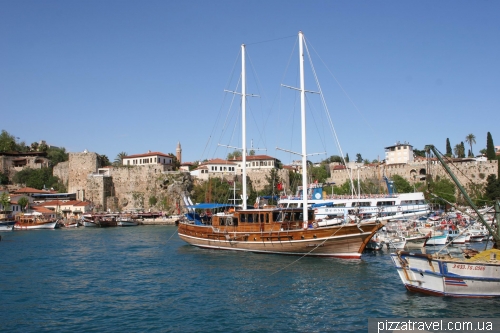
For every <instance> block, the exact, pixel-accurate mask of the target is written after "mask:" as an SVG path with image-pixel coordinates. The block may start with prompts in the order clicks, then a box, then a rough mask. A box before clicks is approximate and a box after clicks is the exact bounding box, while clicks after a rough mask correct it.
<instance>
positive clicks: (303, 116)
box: [299, 31, 308, 229]
mask: <svg viewBox="0 0 500 333" xmlns="http://www.w3.org/2000/svg"><path fill="white" fill-rule="evenodd" d="M303 44H304V35H303V34H302V31H299V62H300V119H301V123H302V124H301V134H302V198H303V201H302V218H303V223H302V227H303V228H304V229H307V222H308V215H307V151H306V90H305V84H304V45H303Z"/></svg>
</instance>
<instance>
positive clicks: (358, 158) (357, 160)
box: [356, 153, 363, 163]
mask: <svg viewBox="0 0 500 333" xmlns="http://www.w3.org/2000/svg"><path fill="white" fill-rule="evenodd" d="M356 163H363V157H361V154H360V153H357V154H356Z"/></svg>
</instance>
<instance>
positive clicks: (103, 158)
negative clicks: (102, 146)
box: [97, 154, 111, 168]
mask: <svg viewBox="0 0 500 333" xmlns="http://www.w3.org/2000/svg"><path fill="white" fill-rule="evenodd" d="M97 161H98V162H99V165H100V166H101V168H102V167H105V166H109V165H111V162H110V161H109V158H108V157H107V156H106V155H99V154H98V155H97Z"/></svg>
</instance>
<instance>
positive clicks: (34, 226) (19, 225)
mask: <svg viewBox="0 0 500 333" xmlns="http://www.w3.org/2000/svg"><path fill="white" fill-rule="evenodd" d="M56 225H57V221H53V222H45V223H19V222H18V223H16V224H15V225H14V229H16V230H33V229H55V228H56Z"/></svg>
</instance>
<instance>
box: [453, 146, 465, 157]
mask: <svg viewBox="0 0 500 333" xmlns="http://www.w3.org/2000/svg"><path fill="white" fill-rule="evenodd" d="M453 152H454V153H455V157H458V158H460V157H462V156H463V155H464V154H465V152H464V147H463V146H462V145H461V144H460V143H459V144H456V145H455V148H453Z"/></svg>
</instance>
